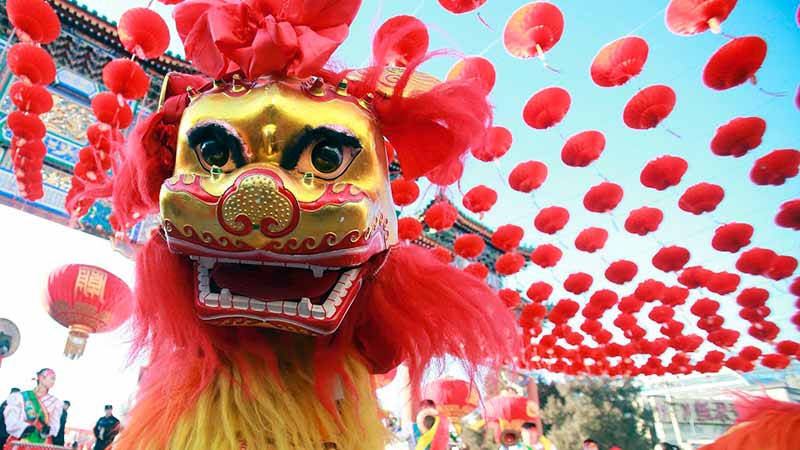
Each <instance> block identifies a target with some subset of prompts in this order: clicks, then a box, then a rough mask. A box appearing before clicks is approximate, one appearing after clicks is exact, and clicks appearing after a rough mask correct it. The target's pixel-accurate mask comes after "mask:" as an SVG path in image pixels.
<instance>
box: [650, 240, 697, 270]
mask: <svg viewBox="0 0 800 450" xmlns="http://www.w3.org/2000/svg"><path fill="white" fill-rule="evenodd" d="M689 258H690V254H689V250H687V249H685V248H683V247H679V246H677V245H672V246H669V247H663V248H661V249H659V250H658V252H656V254H655V256H653V267H655V268H656V269H658V270H661V271H664V272H677V271H679V270H681V269H683V266H685V265H686V263H687V262H689Z"/></svg>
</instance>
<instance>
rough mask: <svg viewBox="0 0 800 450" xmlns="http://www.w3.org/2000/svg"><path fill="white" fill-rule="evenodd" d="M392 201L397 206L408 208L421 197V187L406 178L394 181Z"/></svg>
mask: <svg viewBox="0 0 800 450" xmlns="http://www.w3.org/2000/svg"><path fill="white" fill-rule="evenodd" d="M391 187H392V200H394V204H395V205H397V206H408V205H410V204H412V203H414V202H415V201H417V198H418V197H419V186H417V183H416V182H414V181H411V180H406V179H404V178H396V179H394V180H392V183H391Z"/></svg>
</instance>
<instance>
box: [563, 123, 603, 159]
mask: <svg viewBox="0 0 800 450" xmlns="http://www.w3.org/2000/svg"><path fill="white" fill-rule="evenodd" d="M605 147H606V137H605V136H604V135H603V133H601V132H599V131H597V130H588V131H581V132H580V133H578V134H575V135H573V136H570V138H569V139H567V142H565V143H564V146H563V147H562V148H561V161H563V162H564V164H566V165H568V166H570V167H586V166H588V165H589V164H591V163H593V162H594V161H596V160H597V158H599V157H600V154H601V153H603V149H605Z"/></svg>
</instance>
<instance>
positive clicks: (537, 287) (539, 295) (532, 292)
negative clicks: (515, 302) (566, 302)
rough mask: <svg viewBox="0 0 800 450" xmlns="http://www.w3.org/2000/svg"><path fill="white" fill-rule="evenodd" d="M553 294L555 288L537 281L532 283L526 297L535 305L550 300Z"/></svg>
mask: <svg viewBox="0 0 800 450" xmlns="http://www.w3.org/2000/svg"><path fill="white" fill-rule="evenodd" d="M552 293H553V286H550V285H549V284H547V283H545V282H544V281H537V282H535V283H532V284H531V285H530V287H529V288H528V290H527V291H526V292H525V295H526V296H527V297H528V298H529V299H530V300H531V301H532V302H534V303H540V302H543V301H545V300H547V299H548V298H550V295H551V294H552Z"/></svg>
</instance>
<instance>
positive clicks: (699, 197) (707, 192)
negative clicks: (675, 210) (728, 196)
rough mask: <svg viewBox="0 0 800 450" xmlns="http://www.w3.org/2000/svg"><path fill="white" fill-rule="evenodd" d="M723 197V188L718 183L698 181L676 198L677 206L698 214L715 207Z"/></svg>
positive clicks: (712, 209)
mask: <svg viewBox="0 0 800 450" xmlns="http://www.w3.org/2000/svg"><path fill="white" fill-rule="evenodd" d="M723 198H725V190H723V189H722V187H720V186H719V185H716V184H711V183H698V184H695V185H694V186H692V187H690V188H688V189H686V191H685V192H684V193H683V195H681V198H680V199H679V200H678V206H679V207H680V208H681V209H682V210H684V211H686V212H690V213H692V214H695V215H700V214H702V213H704V212H711V211H714V210H715V209H717V205H719V204H720V202H721V201H722V199H723Z"/></svg>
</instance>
